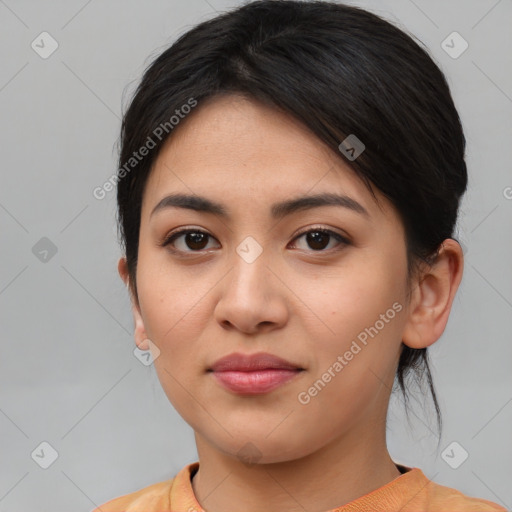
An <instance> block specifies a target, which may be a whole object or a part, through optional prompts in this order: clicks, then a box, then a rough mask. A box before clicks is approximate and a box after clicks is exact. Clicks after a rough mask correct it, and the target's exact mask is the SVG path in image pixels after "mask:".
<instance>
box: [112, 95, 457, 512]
mask: <svg viewBox="0 0 512 512" xmlns="http://www.w3.org/2000/svg"><path fill="white" fill-rule="evenodd" d="M333 191H335V192H338V193H343V194H346V195H348V196H350V197H352V198H354V199H355V200H357V201H358V202H359V203H361V204H362V205H363V206H364V207H365V208H366V209H367V210H368V212H369V214H370V217H369V218H366V217H364V216H362V215H360V214H358V213H356V212H353V211H351V210H348V209H346V208H341V207H337V206H322V207H319V208H314V209H311V210H304V211H299V212H296V213H294V214H292V215H290V216H288V217H285V218H283V219H282V220H280V221H276V220H274V219H272V218H271V216H270V207H271V205H272V204H273V203H275V202H278V201H282V200H286V199H290V198H292V197H295V196H298V195H305V194H313V193H320V192H333ZM171 192H182V193H187V194H190V193H192V194H197V195H201V196H206V197H208V198H210V199H212V200H215V201H218V202H220V203H222V204H223V205H225V207H226V208H227V209H229V211H230V212H231V215H232V217H231V218H230V219H228V220H226V219H219V218H217V217H216V216H215V215H213V214H211V213H204V212H195V211H192V210H186V209H181V208H170V209H166V210H162V211H159V212H158V213H155V214H154V215H153V216H150V213H151V211H152V209H153V208H154V206H155V205H156V204H157V203H158V202H159V201H160V200H161V199H162V198H163V197H164V196H166V195H168V194H169V193H171ZM376 194H377V197H378V200H379V203H380V205H379V204H377V203H376V202H375V201H374V200H373V198H372V196H371V194H370V192H369V191H368V190H367V189H366V187H365V186H364V185H363V183H362V182H361V181H359V180H358V178H357V177H356V175H355V174H354V173H353V171H352V170H351V169H350V167H349V166H348V164H347V161H346V160H344V157H343V156H341V155H340V156H338V155H335V154H334V153H333V152H332V150H329V149H328V148H327V147H326V146H325V145H324V144H323V143H322V142H321V141H319V140H318V139H317V138H316V137H315V136H314V135H313V134H312V133H311V132H310V131H309V130H308V129H307V128H306V127H305V126H303V125H301V124H300V123H298V122H297V121H295V120H294V119H293V118H291V117H289V116H287V115H285V114H283V113H280V112H278V111H276V110H273V109H270V108H269V107H267V106H263V105H261V104H259V103H257V102H255V101H253V100H248V99H244V98H243V97H239V96H231V97H217V98H213V99H210V100H208V101H206V102H204V103H201V104H200V105H199V106H198V107H197V109H196V110H195V111H194V112H193V113H192V114H190V115H189V116H188V117H187V118H186V119H185V120H183V121H181V123H180V125H179V126H178V127H177V128H176V129H175V132H173V135H172V137H170V138H169V139H168V140H167V141H166V144H165V146H164V147H163V148H162V150H161V152H160V154H159V156H158V158H157V160H156V162H155V165H154V167H153V169H152V172H151V174H150V177H149V179H148V182H147V186H146V189H145V191H144V196H143V204H142V213H141V215H142V217H141V226H140V242H139V244H140V245H139V257H138V267H137V274H136V280H137V288H138V297H135V295H134V294H133V289H132V287H131V286H130V284H131V283H129V278H128V271H127V266H126V260H125V258H121V259H120V260H119V265H118V270H119V273H120V275H121V278H122V279H123V281H124V282H125V284H127V285H128V287H129V289H130V290H131V291H132V310H133V315H134V322H135V341H136V343H137V345H138V346H139V348H141V349H142V350H148V348H151V349H152V350H153V351H154V353H155V355H156V354H157V353H158V352H156V350H155V349H154V347H157V348H158V351H159V353H158V354H159V355H158V357H157V358H156V359H155V361H154V365H155V368H156V371H157V374H158V377H159V380H160V382H161V384H162V387H163V389H164V391H165V393H166V394H167V396H168V398H169V400H170V402H171V403H172V404H173V406H174V407H175V408H176V410H177V411H178V412H179V414H180V415H181V416H182V417H183V418H184V419H185V421H186V422H187V423H188V424H190V425H191V427H192V428H193V429H194V432H195V439H196V443H197V450H198V455H199V462H200V469H199V471H198V472H197V474H196V475H195V476H194V478H193V481H192V484H193V489H194V493H195V495H196V497H197V500H198V501H199V503H200V504H201V506H202V507H203V508H204V509H205V510H206V511H207V512H225V511H226V510H233V509H234V507H233V504H235V503H236V508H237V509H239V510H245V511H246V512H260V511H261V510H266V511H268V512H273V511H276V512H277V511H282V510H287V511H291V512H294V511H304V510H307V511H311V512H321V511H326V510H330V509H333V508H335V507H339V506H341V505H344V504H346V503H348V502H350V501H352V500H354V499H356V498H358V497H360V496H362V495H364V494H366V493H368V492H371V491H372V490H375V489H377V488H378V487H381V486H383V485H385V484H387V483H388V482H390V481H391V480H393V479H395V478H397V477H398V476H399V475H400V473H399V471H398V469H397V468H396V466H395V465H394V463H393V461H392V459H391V457H390V455H389V453H388V450H387V447H386V436H385V434H386V432H385V427H386V423H385V421H386V413H387V407H388V402H389V396H390V392H391V388H392V385H393V378H394V375H395V372H396V368H397V365H398V358H399V354H400V347H401V343H402V341H403V343H404V344H406V345H408V346H410V347H413V348H421V347H427V346H429V345H431V344H432V343H434V342H435V341H436V340H437V339H439V337H440V336H441V334H442V333H443V331H444V329H445V326H446V324H447V321H448V317H449V313H450V309H451V305H452V301H453V298H454V296H455V293H456V291H457V288H458V286H459V283H460V281H461V278H462V272H463V255H462V250H461V248H460V246H459V244H458V243H457V242H455V241H454V240H451V239H447V240H445V241H444V242H443V245H442V248H441V251H440V255H439V258H438V260H437V262H436V263H435V264H434V265H433V266H432V267H431V268H428V269H427V270H425V271H424V273H423V275H421V276H419V277H417V278H415V280H414V282H413V284H412V287H411V289H410V290H408V289H407V287H406V270H407V266H406V263H407V260H406V248H405V239H404V230H403V226H402V224H401V222H400V219H399V217H398V214H397V212H396V210H395V209H394V208H393V206H392V205H391V203H390V202H389V201H388V200H387V199H386V198H385V197H384V196H383V195H382V194H380V193H379V192H378V191H376ZM180 227H191V228H195V229H199V230H201V231H206V232H207V233H208V234H209V235H211V237H210V238H207V239H206V240H205V241H204V242H203V244H202V245H199V244H198V245H194V244H193V243H190V240H189V244H188V245H187V244H186V243H185V242H186V238H185V236H181V237H179V238H178V239H177V240H175V242H174V247H175V248H176V249H177V250H181V251H188V252H186V255H188V257H186V256H182V257H180V256H178V255H177V254H174V253H173V252H172V251H171V247H170V246H168V247H161V246H160V245H159V243H160V242H162V241H163V240H164V239H165V238H166V236H167V235H168V234H169V233H170V232H171V231H173V230H175V229H176V228H180ZM318 227H323V228H327V229H331V230H332V231H334V232H336V233H339V234H341V235H342V236H345V237H346V238H348V240H349V242H350V243H348V244H346V245H345V244H340V242H338V241H337V240H336V239H335V238H333V237H330V238H329V237H327V239H325V240H324V242H323V244H324V245H323V246H322V248H321V249H320V250H318V249H317V250H315V248H316V247H318V245H317V246H315V245H314V244H313V243H311V241H309V243H308V239H307V237H306V236H305V235H303V236H300V237H298V235H299V234H300V232H303V231H304V230H308V229H310V228H318ZM247 236H251V237H253V238H254V239H255V240H256V241H257V242H258V243H259V245H260V246H261V248H262V250H263V252H262V253H261V254H260V256H259V257H258V258H257V259H256V260H255V261H254V262H252V263H247V262H246V261H245V260H244V259H243V258H241V257H240V256H239V255H238V253H237V252H236V248H237V246H238V245H239V244H240V243H241V242H242V241H243V240H244V239H245V238H246V237H247ZM196 247H199V249H196V252H194V248H196ZM395 302H398V303H399V304H401V305H402V306H403V309H402V310H401V311H400V312H399V313H397V314H396V315H395V316H394V318H393V319H392V320H389V321H388V322H386V323H385V327H384V328H382V329H380V330H379V332H378V334H377V335H375V336H374V337H373V338H369V339H368V343H367V345H366V346H362V347H363V348H362V350H361V351H360V352H358V353H357V355H355V356H354V357H353V359H352V360H351V361H349V362H348V364H347V365H346V366H344V367H343V370H342V371H340V372H338V373H336V376H335V377H333V378H332V379H331V381H330V382H329V383H327V384H326V385H325V387H324V388H323V389H322V390H321V391H320V392H318V394H317V395H316V396H314V397H312V398H311V400H310V401H309V403H307V404H306V405H303V404H301V403H300V402H299V401H298V398H297V397H298V394H299V393H300V392H303V391H307V390H308V389H309V388H310V387H311V385H312V384H313V383H314V382H315V381H316V380H317V379H319V378H321V376H322V374H324V373H325V372H326V371H327V369H328V368H329V367H332V365H333V363H334V362H335V361H336V360H337V357H338V356H339V355H343V354H344V353H345V352H346V351H347V350H348V349H349V348H350V346H351V343H352V342H353V340H355V339H356V338H357V335H358V334H359V333H361V332H362V331H364V329H365V328H368V327H370V326H374V324H375V322H376V321H377V320H379V318H381V317H380V315H381V314H385V313H386V311H387V310H389V308H391V307H392V305H393V303H395ZM360 345H361V344H360ZM233 352H243V353H256V352H270V353H272V354H275V355H277V356H279V357H282V358H284V359H287V360H289V361H292V362H293V363H296V364H298V365H299V366H301V367H302V368H304V369H305V370H304V371H303V372H301V373H300V374H298V375H297V376H296V377H295V378H294V379H292V380H291V381H288V382H287V383H285V384H284V385H282V386H281V387H279V388H277V389H276V390H273V391H272V392H270V393H267V394H262V395H261V394H260V395H256V396H249V395H239V394H235V393H233V392H231V391H228V390H226V389H225V388H223V387H222V386H221V385H220V384H218V383H217V382H216V380H215V379H214V377H213V375H212V374H211V373H208V372H207V371H206V370H207V368H208V367H209V366H210V365H211V364H212V363H213V362H215V361H216V360H217V359H219V358H221V357H223V356H225V355H227V354H231V353H233ZM247 443H252V446H253V450H254V447H255V453H256V458H257V460H255V461H254V463H252V464H248V463H246V461H245V459H243V457H242V456H241V455H240V454H239V451H240V450H241V449H243V447H244V446H245V447H246V448H245V450H247ZM242 453H243V450H242Z"/></svg>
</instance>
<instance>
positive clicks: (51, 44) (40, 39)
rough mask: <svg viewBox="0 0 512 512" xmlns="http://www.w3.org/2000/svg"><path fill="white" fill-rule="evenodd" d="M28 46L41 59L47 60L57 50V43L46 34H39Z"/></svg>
mask: <svg viewBox="0 0 512 512" xmlns="http://www.w3.org/2000/svg"><path fill="white" fill-rule="evenodd" d="M30 46H31V48H32V50H34V51H35V52H36V53H37V55H39V57H41V59H47V58H48V57H50V56H51V55H52V54H53V53H54V52H55V51H56V50H57V48H58V47H59V43H58V42H57V41H56V40H55V39H54V38H53V37H52V36H51V35H50V34H48V32H41V33H40V34H39V35H38V36H37V37H36V38H35V39H34V40H33V41H32V43H31V44H30Z"/></svg>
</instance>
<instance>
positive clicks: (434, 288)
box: [402, 238, 464, 349]
mask: <svg viewBox="0 0 512 512" xmlns="http://www.w3.org/2000/svg"><path fill="white" fill-rule="evenodd" d="M463 268H464V256H463V252H462V249H461V247H460V245H459V244H458V243H457V241H456V240H453V239H451V238H447V239H446V240H444V242H443V243H442V244H441V249H440V251H439V255H438V257H437V259H436V261H435V263H434V264H433V265H432V267H430V268H429V269H428V270H427V271H426V272H425V273H424V274H423V275H422V277H421V278H420V281H419V282H417V283H415V284H413V286H414V287H415V288H414V289H413V291H412V293H411V300H410V304H409V307H408V312H409V313H408V314H409V316H408V319H407V323H406V324H405V327H404V331H403V333H402V342H403V343H404V344H405V345H407V346H408V347H411V348H416V349H419V348H424V347H428V346H429V345H432V344H433V343H435V342H436V341H437V340H438V339H439V338H440V337H441V335H442V334H443V332H444V330H445V327H446V324H447V323H448V317H449V315H450V311H451V308H452V303H453V299H454V297H455V293H456V292H457V289H458V287H459V284H460V282H461V280H462V273H463Z"/></svg>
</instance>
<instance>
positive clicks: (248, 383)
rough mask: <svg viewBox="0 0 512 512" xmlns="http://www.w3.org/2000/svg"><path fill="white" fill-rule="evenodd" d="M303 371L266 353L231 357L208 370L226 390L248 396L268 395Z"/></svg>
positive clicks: (223, 359) (225, 358) (236, 354)
mask: <svg viewBox="0 0 512 512" xmlns="http://www.w3.org/2000/svg"><path fill="white" fill-rule="evenodd" d="M304 370H305V369H304V368H302V367H301V366H299V365H297V364H295V363H292V362H290V361H286V360H285V359H282V358H280V357H277V356H274V355H273V354H267V353H258V354H251V355H245V354H239V353H234V354H230V355H228V356H226V357H223V358H221V359H219V360H218V361H217V362H215V363H214V364H213V365H212V366H211V368H208V372H211V373H213V376H214V377H215V378H216V380H217V382H219V383H220V384H221V385H222V386H223V387H224V388H226V389H228V390H229V391H232V392H234V393H238V394H246V395H257V394H263V393H268V392H270V391H272V390H274V389H276V388H278V387H280V386H281V385H283V384H285V383H286V382H288V381H290V380H291V379H293V378H295V377H296V376H297V375H299V374H301V373H302V372H303V371H304Z"/></svg>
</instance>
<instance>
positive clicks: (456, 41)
mask: <svg viewBox="0 0 512 512" xmlns="http://www.w3.org/2000/svg"><path fill="white" fill-rule="evenodd" d="M468 47H469V44H468V42H467V41H466V40H465V39H464V38H463V37H462V36H461V35H460V34H459V33H458V32H452V33H451V34H450V35H449V36H448V37H447V38H446V39H445V40H444V41H443V42H442V43H441V48H442V49H443V50H444V51H445V52H446V53H447V54H448V55H449V56H450V57H451V58H452V59H458V58H459V57H460V56H461V55H462V54H463V53H464V52H465V51H466V50H467V49H468Z"/></svg>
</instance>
